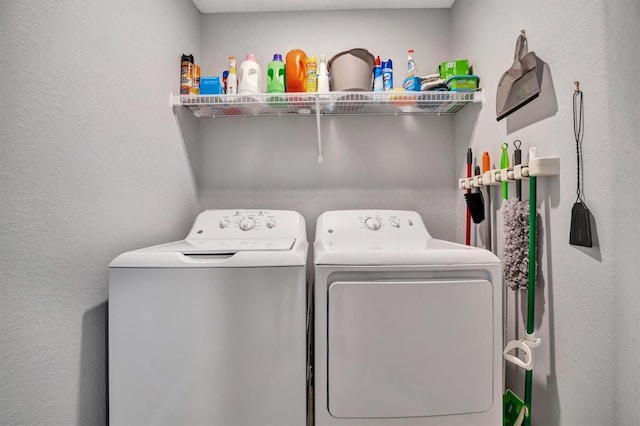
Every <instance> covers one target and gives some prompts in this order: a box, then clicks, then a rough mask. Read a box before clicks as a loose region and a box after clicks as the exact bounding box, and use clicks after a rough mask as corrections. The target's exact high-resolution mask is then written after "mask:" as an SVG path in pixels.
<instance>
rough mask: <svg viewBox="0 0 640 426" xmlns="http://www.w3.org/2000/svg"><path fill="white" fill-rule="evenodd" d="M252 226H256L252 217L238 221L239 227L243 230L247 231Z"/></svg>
mask: <svg viewBox="0 0 640 426" xmlns="http://www.w3.org/2000/svg"><path fill="white" fill-rule="evenodd" d="M254 226H256V221H255V220H253V218H252V217H247V218H245V219H242V220H241V221H240V229H242V230H243V231H249V230H251V229H253V227H254Z"/></svg>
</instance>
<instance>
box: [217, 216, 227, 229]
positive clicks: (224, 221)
mask: <svg viewBox="0 0 640 426" xmlns="http://www.w3.org/2000/svg"><path fill="white" fill-rule="evenodd" d="M219 225H220V228H222V229H224V228H226V227H227V226H229V219H227V218H226V217H225V218H224V219H220V223H219Z"/></svg>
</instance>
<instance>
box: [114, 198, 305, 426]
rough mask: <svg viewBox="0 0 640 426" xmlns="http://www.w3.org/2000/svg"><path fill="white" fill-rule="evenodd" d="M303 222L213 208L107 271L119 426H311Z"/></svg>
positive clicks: (287, 215) (292, 215)
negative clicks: (185, 229) (174, 237)
mask: <svg viewBox="0 0 640 426" xmlns="http://www.w3.org/2000/svg"><path fill="white" fill-rule="evenodd" d="M307 250H308V243H307V238H306V230H305V222H304V218H303V217H302V216H301V215H299V214H298V213H296V212H292V211H275V210H207V211H204V212H203V213H201V214H200V215H198V217H197V218H196V220H195V223H194V225H193V228H192V229H191V231H190V232H189V235H188V236H187V238H186V239H185V240H183V241H177V242H173V243H168V244H163V245H159V246H154V247H150V248H146V249H142V250H136V251H132V252H128V253H124V254H122V255H120V256H118V257H117V258H116V259H115V260H113V262H112V263H111V265H110V270H109V418H110V423H111V424H139V425H142V424H153V425H178V424H206V425H296V426H299V425H304V424H305V423H306V413H307V409H306V402H307V399H306V390H307V359H306V358H307V351H306V345H307V343H306V335H307V330H306V320H307V311H306V309H307V301H306V294H307V289H306V274H305V265H306V261H307Z"/></svg>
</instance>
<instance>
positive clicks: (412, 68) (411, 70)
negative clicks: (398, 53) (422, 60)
mask: <svg viewBox="0 0 640 426" xmlns="http://www.w3.org/2000/svg"><path fill="white" fill-rule="evenodd" d="M414 53H415V52H414V50H413V49H409V50H408V52H407V77H420V71H419V70H418V67H417V66H416V63H415V60H414V59H413V56H414Z"/></svg>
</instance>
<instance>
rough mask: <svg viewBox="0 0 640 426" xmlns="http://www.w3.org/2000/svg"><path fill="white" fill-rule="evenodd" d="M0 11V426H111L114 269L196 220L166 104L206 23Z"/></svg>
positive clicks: (9, 7) (94, 5) (134, 10)
mask: <svg viewBox="0 0 640 426" xmlns="http://www.w3.org/2000/svg"><path fill="white" fill-rule="evenodd" d="M0 8H1V10H0V19H1V23H0V48H1V55H0V56H1V57H2V60H1V64H2V72H1V73H0V74H1V75H2V76H3V78H2V80H1V82H0V98H1V99H2V105H0V110H1V111H0V138H1V143H0V164H1V167H0V176H1V179H2V190H1V191H0V200H1V201H0V203H1V204H0V223H1V229H0V232H1V233H2V234H1V237H0V241H2V244H0V259H1V260H0V265H1V266H0V269H1V270H2V279H1V282H0V350H1V353H2V355H1V357H0V359H1V360H0V383H1V385H0V423H2V424H44V423H46V424H74V423H75V424H104V423H105V422H106V381H105V380H106V370H105V368H106V357H105V351H106V344H105V341H106V312H107V304H106V303H107V265H108V264H109V262H110V261H111V260H112V259H113V258H114V257H115V256H116V255H117V254H119V253H121V252H123V251H125V250H130V249H133V248H139V247H141V246H147V245H151V244H155V243H160V242H164V241H167V240H172V239H178V238H182V237H183V236H184V235H185V234H186V232H187V231H188V228H189V226H190V222H191V220H192V219H193V217H194V215H195V214H196V213H197V211H198V209H197V198H196V187H195V183H194V180H193V178H192V173H191V171H190V165H189V162H188V158H187V156H186V155H185V152H184V148H183V146H182V144H181V143H180V140H179V138H178V131H177V127H176V125H175V121H174V119H173V114H172V113H171V110H170V108H169V93H170V92H171V91H172V90H175V88H176V87H177V85H178V70H179V60H180V57H179V56H178V55H179V54H180V53H181V52H185V53H186V52H188V51H193V52H194V53H195V54H198V53H199V52H198V51H197V50H195V49H197V47H198V46H199V27H198V25H199V14H198V11H197V9H195V7H194V6H193V5H192V4H191V2H183V1H176V0H162V1H156V0H148V1H142V0H136V1H135V2H130V1H124V0H123V1H115V2H100V1H84V0H78V1H72V0H67V1H64V2H60V1H15V2H14V1H6V2H2V5H1V6H0Z"/></svg>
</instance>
